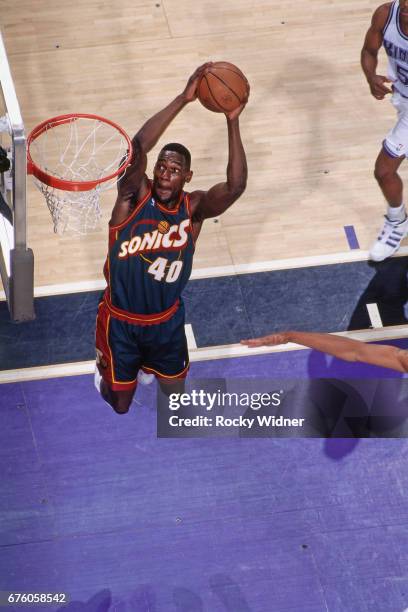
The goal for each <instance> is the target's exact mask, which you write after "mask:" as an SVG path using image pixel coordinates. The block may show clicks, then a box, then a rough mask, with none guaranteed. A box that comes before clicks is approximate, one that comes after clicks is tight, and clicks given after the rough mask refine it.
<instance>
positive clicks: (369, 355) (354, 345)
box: [241, 331, 408, 372]
mask: <svg viewBox="0 0 408 612" xmlns="http://www.w3.org/2000/svg"><path fill="white" fill-rule="evenodd" d="M287 342H294V343H296V344H302V345H303V346H307V347H309V348H311V349H315V350H317V351H321V352H322V353H328V354H329V355H333V357H337V358H338V359H344V360H345V361H360V362H362V363H369V364H371V365H376V366H381V367H383V368H390V369H391V370H398V372H408V353H407V351H402V350H400V349H398V348H397V347H395V346H390V345H387V344H366V343H365V342H360V341H359V340H353V339H351V338H342V337H341V336H336V335H332V334H319V333H314V332H300V331H285V332H279V333H277V334H271V335H270V336H263V337H262V338H253V339H251V340H241V344H245V345H246V346H248V347H251V348H254V347H257V346H276V345H278V344H286V343H287Z"/></svg>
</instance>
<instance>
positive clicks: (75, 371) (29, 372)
mask: <svg viewBox="0 0 408 612" xmlns="http://www.w3.org/2000/svg"><path fill="white" fill-rule="evenodd" d="M335 335H337V336H343V337H346V338H354V339H355V340H361V341H363V342H376V341H381V340H394V339H397V338H408V325H394V326H392V327H383V328H382V329H379V330H359V331H352V332H349V331H346V332H338V333H336V334H335ZM298 350H310V349H308V348H307V347H305V346H302V345H300V344H294V343H288V344H281V345H279V346H264V347H257V348H254V349H250V348H248V347H247V346H244V345H242V344H228V345H225V346H212V347H208V348H197V349H192V350H191V351H190V361H191V362H194V361H209V360H212V359H228V358H232V357H250V356H251V355H261V354H267V353H283V352H287V351H298ZM94 369H95V360H94V359H93V360H92V361H81V362H77V363H63V364H58V365H51V366H40V367H36V368H24V369H21V370H3V371H1V372H0V384H4V383H16V382H23V381H26V380H43V379H46V378H60V377H63V376H79V375H81V374H92V373H93V372H94Z"/></svg>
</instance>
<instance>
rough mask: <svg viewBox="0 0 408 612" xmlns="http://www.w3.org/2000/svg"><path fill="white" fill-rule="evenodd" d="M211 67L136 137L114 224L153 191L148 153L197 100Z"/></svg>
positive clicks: (197, 75)
mask: <svg viewBox="0 0 408 612" xmlns="http://www.w3.org/2000/svg"><path fill="white" fill-rule="evenodd" d="M210 65H211V62H207V63H206V64H203V65H202V66H200V67H199V68H197V70H196V71H195V72H194V73H193V74H192V75H191V77H190V78H189V80H188V82H187V85H186V87H185V88H184V91H183V92H182V93H181V94H180V95H178V96H176V98H174V100H172V102H170V104H168V105H167V106H166V107H165V108H163V109H162V110H161V111H159V112H158V113H156V114H155V115H153V117H151V118H150V119H148V120H147V121H146V123H145V124H144V125H143V126H142V127H141V128H140V130H139V131H138V132H137V134H135V135H134V137H133V138H132V145H133V159H132V163H131V164H129V166H128V167H127V169H126V172H125V173H124V175H123V176H122V177H121V179H120V180H119V182H118V197H117V199H116V203H115V206H114V208H113V212H112V217H111V221H110V222H111V225H119V224H120V223H122V221H124V220H125V219H126V218H127V217H128V216H129V214H130V213H131V211H132V206H133V205H134V203H135V202H137V201H138V200H140V199H141V198H143V197H144V196H145V195H146V193H147V191H148V188H149V186H148V181H147V178H146V175H145V172H146V167H147V153H148V152H149V151H150V150H151V149H152V148H153V147H154V146H155V145H156V143H157V141H158V140H159V138H160V136H161V135H162V134H163V133H164V131H165V130H166V128H167V127H168V126H169V124H170V123H171V122H172V121H173V119H174V118H175V117H176V116H177V115H178V113H179V112H180V111H181V110H182V109H183V108H184V107H185V106H186V104H188V103H189V102H193V101H194V100H195V99H196V98H197V86H198V83H199V81H200V79H201V77H202V75H203V74H204V72H205V70H206V69H207V67H208V66H210Z"/></svg>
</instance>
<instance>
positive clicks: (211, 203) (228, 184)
mask: <svg viewBox="0 0 408 612" xmlns="http://www.w3.org/2000/svg"><path fill="white" fill-rule="evenodd" d="M245 104H246V100H245V102H244V103H243V104H241V105H240V106H239V107H238V108H236V109H235V110H233V111H231V112H229V113H225V116H226V119H227V130H228V166H227V180H226V181H225V182H224V183H218V184H217V185H214V186H213V187H211V189H209V190H208V191H194V192H193V193H192V194H191V207H192V213H193V220H194V221H196V222H201V221H203V220H204V219H208V218H210V217H216V216H218V215H220V214H221V213H223V212H224V211H225V210H227V208H229V206H231V204H233V203H234V202H235V201H236V200H238V198H239V197H240V195H242V193H243V192H244V191H245V187H246V183H247V177H248V168H247V161H246V155H245V150H244V147H243V144H242V140H241V133H240V129H239V115H240V114H241V112H242V111H243V109H244V107H245Z"/></svg>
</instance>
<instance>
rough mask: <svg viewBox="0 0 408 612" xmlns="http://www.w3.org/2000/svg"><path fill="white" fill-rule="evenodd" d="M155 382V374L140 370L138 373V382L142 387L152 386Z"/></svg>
mask: <svg viewBox="0 0 408 612" xmlns="http://www.w3.org/2000/svg"><path fill="white" fill-rule="evenodd" d="M153 381H154V374H148V373H147V372H143V370H139V371H138V373H137V382H138V383H140V384H141V385H150V384H151V383H152V382H153Z"/></svg>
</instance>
